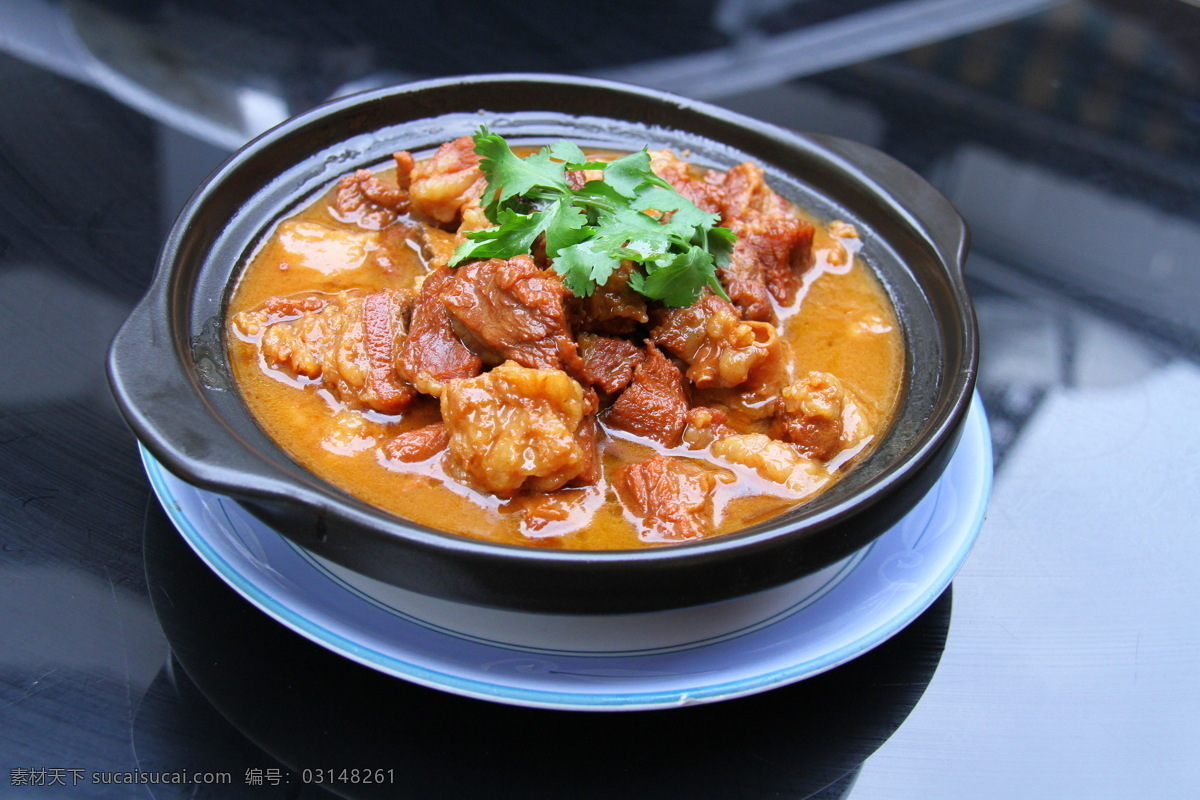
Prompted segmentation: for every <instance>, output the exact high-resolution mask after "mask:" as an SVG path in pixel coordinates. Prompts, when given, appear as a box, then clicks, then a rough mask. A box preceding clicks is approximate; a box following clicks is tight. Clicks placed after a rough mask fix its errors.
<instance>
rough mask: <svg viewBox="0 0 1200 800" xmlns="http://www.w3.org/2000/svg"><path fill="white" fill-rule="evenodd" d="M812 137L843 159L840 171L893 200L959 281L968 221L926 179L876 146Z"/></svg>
mask: <svg viewBox="0 0 1200 800" xmlns="http://www.w3.org/2000/svg"><path fill="white" fill-rule="evenodd" d="M809 138H811V139H813V140H815V141H817V142H819V143H820V144H821V146H823V147H824V148H826V149H827V150H829V151H831V152H833V153H834V154H836V155H837V156H840V157H841V158H842V159H843V163H842V164H841V165H840V167H841V169H843V170H845V171H847V172H849V173H851V174H852V175H853V176H854V177H855V178H856V179H858V180H859V181H862V182H864V183H866V184H868V185H871V186H873V187H874V188H875V189H876V190H877V191H878V192H879V193H880V194H882V195H883V196H885V197H890V198H892V199H893V200H894V202H895V205H896V211H898V212H899V214H900V215H901V216H902V217H904V218H905V219H906V221H907V222H908V223H909V224H910V225H911V226H912V227H913V228H915V229H916V230H917V231H919V232H920V233H921V234H922V235H923V236H924V238H925V239H926V240H927V241H928V242H929V244H930V245H931V246H932V247H933V249H934V250H935V251H936V252H937V254H938V256H939V257H940V258H941V260H942V261H943V262H944V263H945V264H947V265H948V266H949V267H950V268H951V269H952V270H953V272H954V274H955V276H956V277H958V278H959V279H960V280H961V279H962V277H963V265H964V263H965V262H966V258H967V249H968V247H969V246H970V240H971V235H970V230H969V229H968V227H967V223H966V220H964V219H963V217H962V215H961V214H960V213H959V212H958V209H956V208H955V207H954V205H953V204H952V203H951V202H950V201H949V200H948V199H947V198H946V196H945V195H944V194H942V193H941V192H940V191H938V190H937V189H935V188H934V187H933V185H932V184H931V183H929V181H927V180H926V179H925V178H924V177H922V176H921V175H919V174H918V173H916V172H915V171H913V170H912V169H910V168H909V167H907V166H905V165H904V164H902V163H901V162H900V161H897V160H896V159H895V158H893V157H892V156H889V155H887V154H886V153H883V152H881V151H879V150H877V149H875V148H874V147H869V146H867V145H865V144H861V143H859V142H855V141H852V140H850V139H842V138H840V137H836V136H826V135H824V134H809Z"/></svg>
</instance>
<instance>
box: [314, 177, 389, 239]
mask: <svg viewBox="0 0 1200 800" xmlns="http://www.w3.org/2000/svg"><path fill="white" fill-rule="evenodd" d="M329 210H330V212H331V213H332V214H333V215H334V217H336V218H337V219H339V220H341V221H342V222H350V223H354V224H356V225H358V226H359V227H360V228H366V229H368V230H373V231H377V230H380V229H382V228H386V227H387V226H388V225H390V224H392V223H393V222H395V221H396V217H397V216H399V215H400V214H403V213H404V212H406V211H408V192H406V191H404V190H403V189H401V188H399V187H398V186H389V185H388V184H386V183H384V182H383V181H381V180H380V179H379V178H377V177H375V174H374V173H372V172H371V171H370V170H366V169H360V170H358V171H357V172H354V173H351V174H350V175H347V176H345V177H344V178H342V179H341V181H339V182H338V186H337V193H336V194H335V195H334V198H333V203H332V204H331V205H330V209H329Z"/></svg>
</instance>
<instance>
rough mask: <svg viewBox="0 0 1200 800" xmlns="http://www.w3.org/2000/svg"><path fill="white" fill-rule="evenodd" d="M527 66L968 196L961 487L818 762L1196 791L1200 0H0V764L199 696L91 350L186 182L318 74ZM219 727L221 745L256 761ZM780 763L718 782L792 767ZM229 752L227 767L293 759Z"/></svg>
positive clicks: (113, 730) (869, 792)
mask: <svg viewBox="0 0 1200 800" xmlns="http://www.w3.org/2000/svg"><path fill="white" fill-rule="evenodd" d="M521 71H543V72H563V73H570V74H576V75H590V76H598V77H607V78H613V79H618V80H623V81H628V82H630V83H635V84H640V85H644V86H650V87H655V88H659V89H665V90H669V91H673V92H677V93H680V94H683V95H686V96H689V97H693V98H698V99H703V100H706V101H710V102H712V103H714V104H717V105H720V106H725V107H728V108H730V109H732V110H735V111H738V112H741V113H744V114H747V115H750V116H753V117H756V118H759V119H762V120H766V121H769V122H773V123H776V124H779V125H783V126H786V127H790V128H794V129H797V130H801V131H813V132H820V133H827V134H833V135H837V136H843V137H847V138H850V139H854V140H857V141H860V142H863V143H866V144H869V145H871V146H874V147H876V148H879V149H881V150H884V151H886V152H888V153H889V154H891V155H893V156H894V157H896V158H898V159H899V160H900V161H902V162H904V163H905V164H907V165H909V166H910V167H912V168H913V169H915V170H917V171H918V172H920V173H921V174H923V175H924V176H925V177H927V178H928V179H929V180H930V181H932V182H933V183H934V184H935V185H936V186H937V187H938V188H940V189H941V190H942V191H943V192H944V193H945V194H946V195H947V196H948V197H949V198H950V199H951V200H952V201H953V202H954V203H955V205H956V206H957V207H958V208H959V209H960V210H961V212H962V213H963V215H964V216H965V217H966V219H967V221H968V224H969V225H970V228H971V231H972V237H973V238H972V250H971V255H970V258H969V262H968V274H969V277H970V285H971V289H972V292H973V295H974V297H975V300H976V304H977V310H978V313H979V318H980V325H981V329H982V341H983V360H982V365H981V374H980V383H979V391H980V394H981V396H982V398H983V400H984V403H985V406H986V408H987V411H988V417H989V420H990V423H991V429H992V437H993V446H994V462H995V467H996V485H995V493H994V496H993V501H992V505H991V511H990V513H989V518H988V521H987V523H986V524H985V528H984V532H983V536H982V538H981V543H980V546H979V547H978V548H977V551H976V552H975V553H974V554H973V555H972V557H971V560H970V561H969V562H968V565H967V567H966V568H965V569H964V570H963V572H962V574H961V575H960V576H959V578H958V579H957V580H956V582H955V593H954V600H953V602H954V614H953V617H952V618H951V617H950V614H949V609H948V607H947V608H943V610H942V613H943V616H944V617H945V620H944V621H943V622H944V624H943V626H942V628H941V629H940V630H941V633H940V634H936V633H935V635H933V639H934V640H936V645H935V646H934V647H933V650H932V651H931V652H932V655H929V654H926V655H925V656H922V657H921V658H924V659H925V660H926V662H927V663H928V664H929V665H930V666H929V669H928V670H927V671H926V672H924V673H922V675H923V677H921V678H920V680H914V682H913V686H915V687H916V688H915V689H914V693H915V694H914V695H913V696H912V697H911V698H910V701H905V702H902V703H900V706H899V707H900V708H902V712H901V713H900V714H899V718H898V719H893V720H891V721H890V722H888V723H887V724H886V725H883V727H882V728H878V727H877V728H874V729H873V730H885V733H883V734H881V735H880V736H877V737H875V738H872V737H870V736H868V737H866V739H864V741H867V740H869V742H870V743H869V744H864V745H862V746H861V747H859V748H858V752H859V755H860V756H861V758H859V759H857V760H855V759H851V761H849V762H846V763H845V764H842V762H839V764H842V767H843V769H841V770H840V771H841V772H842V773H844V774H840V775H838V776H824V777H826V778H829V780H827V781H824V782H823V783H822V781H817V783H822V785H826V784H828V786H829V788H826V789H821V791H823V792H825V794H822V795H821V796H829V797H833V796H839V797H840V796H852V797H861V798H888V797H923V798H938V797H946V798H957V797H965V796H972V797H997V798H999V797H1061V796H1077V797H1085V796H1086V797H1129V796H1143V795H1144V794H1151V795H1153V796H1156V797H1194V796H1195V795H1194V792H1195V789H1194V787H1195V786H1196V785H1197V783H1198V782H1200V761H1198V758H1200V757H1198V756H1197V755H1196V754H1197V753H1200V689H1198V688H1197V685H1196V681H1195V675H1196V674H1197V672H1198V671H1200V621H1198V617H1197V612H1196V608H1197V607H1198V606H1200V604H1198V603H1196V600H1197V599H1200V598H1198V594H1197V589H1196V588H1195V587H1196V585H1197V579H1198V578H1200V574H1198V573H1197V571H1196V568H1195V566H1194V565H1195V563H1197V559H1196V556H1198V555H1200V545H1198V544H1197V542H1196V540H1195V536H1194V534H1195V533H1196V532H1197V525H1196V519H1197V518H1200V501H1197V500H1196V497H1198V496H1200V493H1198V492H1196V483H1197V482H1198V481H1197V474H1198V471H1197V469H1196V466H1195V465H1196V463H1197V460H1198V458H1200V426H1198V425H1197V422H1196V420H1197V419H1200V400H1198V398H1200V371H1198V369H1197V360H1198V356H1200V314H1197V306H1198V304H1197V298H1198V297H1200V264H1198V257H1197V254H1198V253H1200V5H1198V4H1196V3H1194V2H1190V1H1187V0H894V1H893V2H884V1H882V0H845V1H844V2H834V1H833V0H744V1H743V2H738V1H737V0H697V2H685V0H661V1H660V2H658V3H644V2H631V1H630V0H610V1H609V2H604V3H586V2H583V3H573V4H565V3H563V4H545V5H542V4H534V3H529V2H516V1H515V0H492V2H486V3H485V2H459V3H453V4H449V3H436V4H435V3H415V2H403V1H402V0H391V1H390V2H381V1H380V0H367V1H365V2H358V3H322V2H295V3H288V4H280V3H268V2H263V1H262V0H208V1H207V2H184V1H183V0H175V1H173V2H172V1H163V2H150V1H147V2H134V0H129V1H128V2H125V1H124V0H60V1H59V2H54V1H53V0H5V2H3V3H2V4H0V109H3V111H2V112H0V309H2V311H3V313H2V314H0V343H4V350H3V352H2V353H0V359H3V360H2V362H0V365H2V369H0V374H2V375H3V376H4V380H3V381H0V460H3V462H4V463H5V466H4V469H3V473H2V478H0V520H2V521H3V525H4V527H3V528H2V529H0V530H2V534H0V543H2V544H3V550H2V552H0V720H4V724H0V756H8V758H7V759H5V758H0V768H3V769H6V770H7V769H9V768H10V766H17V765H18V764H25V763H36V762H41V763H45V762H47V761H50V762H54V763H58V762H62V766H70V764H68V763H67V762H68V761H70V762H72V763H82V762H85V761H87V759H88V758H94V756H95V753H97V752H103V753H105V754H106V755H105V756H104V758H106V759H109V760H112V761H113V762H114V763H124V762H127V761H128V760H129V758H131V757H133V758H134V760H135V761H137V758H136V752H137V751H138V748H139V747H140V748H141V752H142V753H143V754H145V753H146V752H148V748H151V745H149V744H147V742H155V743H157V744H156V745H155V746H160V747H161V746H164V745H163V743H164V742H165V743H168V744H170V745H171V746H175V747H177V749H180V751H181V752H185V753H186V752H200V751H202V750H203V749H204V747H203V746H201V745H200V744H197V741H198V740H197V739H196V738H195V737H197V736H199V734H196V733H195V731H196V730H201V731H203V730H209V729H208V728H205V727H204V726H202V725H201V726H200V727H197V728H195V729H194V730H192V732H191V733H185V732H184V729H187V728H188V725H187V724H182V727H181V723H180V720H184V722H185V723H186V721H187V720H189V719H200V717H196V716H194V715H193V716H188V714H182V712H180V711H179V710H178V709H179V708H183V707H187V708H191V707H192V706H191V705H188V704H194V701H195V697H197V696H199V695H194V694H189V692H191V691H192V690H191V689H187V688H186V687H184V688H180V683H179V681H178V680H176V677H177V676H175V675H174V673H172V671H171V669H170V667H171V664H172V663H173V662H172V661H171V659H170V658H169V657H168V652H169V649H170V648H169V645H170V646H172V647H174V648H175V649H178V648H179V645H178V644H177V643H174V642H171V643H168V641H167V638H166V636H165V634H164V632H163V629H162V628H163V625H162V623H161V620H160V619H158V618H156V616H155V614H154V613H153V610H152V608H151V605H150V598H151V596H152V595H153V594H154V593H155V592H156V591H159V590H160V588H161V587H160V586H158V585H157V584H155V583H154V582H153V581H148V580H147V578H146V569H147V565H146V563H145V550H144V547H143V540H142V537H143V536H145V537H146V539H147V541H149V540H150V539H151V538H153V537H154V536H160V538H161V535H164V531H168V530H169V523H166V522H165V521H164V520H163V519H162V518H161V511H159V510H157V508H156V507H155V506H154V501H153V499H152V498H150V497H149V496H148V492H147V488H146V485H145V476H144V475H143V474H142V473H141V471H140V468H139V467H138V465H137V463H136V449H135V445H134V443H133V441H132V437H131V436H130V435H129V434H128V432H127V430H126V429H125V428H124V427H123V425H122V423H121V422H120V419H119V415H118V414H117V412H116V410H115V408H114V406H113V404H112V402H111V400H110V399H109V397H108V392H107V387H106V385H105V383H104V375H103V369H102V361H103V357H104V352H105V349H106V347H107V343H108V341H109V340H110V338H111V336H112V334H113V333H114V332H115V330H116V327H117V326H118V325H119V324H120V322H121V321H122V319H123V318H124V316H125V314H126V313H127V312H128V309H129V308H130V307H131V306H132V304H133V303H134V302H136V300H137V298H138V297H139V296H140V294H141V292H142V291H144V289H145V287H146V285H147V283H148V281H149V276H150V274H151V271H152V270H153V265H154V262H155V257H156V253H157V250H158V247H159V245H160V244H161V241H162V238H163V236H164V235H165V232H166V231H167V229H168V228H169V226H170V224H171V222H172V221H173V219H174V217H175V215H176V214H177V213H178V211H179V210H180V208H181V207H182V206H183V204H184V203H185V202H186V200H187V198H188V196H189V195H190V194H191V192H192V191H193V190H194V189H195V187H196V186H197V185H198V184H199V183H200V182H201V181H202V180H203V179H204V177H205V176H206V175H207V174H208V173H209V172H210V171H211V170H212V169H213V168H215V167H216V166H217V165H219V164H220V163H221V161H222V160H223V159H224V158H225V157H226V156H227V155H229V154H230V153H231V152H233V151H234V150H235V149H237V148H238V147H239V146H241V145H242V144H243V143H245V142H246V141H248V140H249V139H251V138H252V137H254V136H255V135H257V134H258V133H260V132H262V131H264V130H266V129H268V128H269V127H271V126H272V125H274V124H276V123H278V122H280V121H282V120H283V119H285V118H287V117H288V116H290V115H292V114H295V113H297V112H300V111H303V110H305V109H307V108H310V107H312V106H314V105H317V104H319V103H321V102H323V101H325V100H327V99H329V98H332V97H336V96H340V95H344V94H348V93H351V92H354V91H358V90H362V89H368V88H373V87H377V86H383V85H388V84H393V83H398V82H405V81H409V80H415V79H420V78H426V77H434V76H444V75H456V74H466V73H478V72H521ZM31 375H32V378H31V377H30V376H31ZM104 464H110V465H111V467H112V468H111V469H105V470H102V469H97V468H96V467H97V465H104ZM1189 487H1190V488H1189ZM147 531H149V533H148V532H147ZM155 531H157V533H155ZM1131 544H1133V546H1132V547H1131V546H1130V545H1131ZM165 546H166V545H164V547H165ZM177 557H178V558H180V559H186V553H184V554H178V555H177ZM168 571H169V570H168ZM196 580H199V578H196ZM214 591H218V592H219V591H220V587H216V588H214ZM948 604H949V597H948V596H947V598H946V599H945V605H946V606H948ZM950 620H952V621H950ZM946 626H948V627H949V634H948V638H947V634H946V630H945V628H946ZM168 627H169V626H168ZM935 627H936V626H935ZM263 635H266V634H263ZM939 637H940V638H939ZM943 644H944V647H945V652H944V653H943V652H942V647H943ZM311 657H313V658H316V656H311ZM929 659H932V662H930V661H929ZM164 665H165V666H164ZM934 667H936V668H937V674H936V675H933V668H934ZM322 668H325V667H322ZM195 677H196V676H195V675H192V678H195ZM847 680H853V681H859V682H861V681H863V680H867V681H869V678H863V676H862V675H861V674H856V675H855V676H854V677H853V678H852V679H849V678H848V679H847ZM188 685H190V684H188ZM852 685H858V684H857V683H856V684H852ZM927 685H928V689H926V686H927ZM202 688H203V687H202ZM922 693H924V697H923V698H922ZM205 694H209V692H205ZM39 698H40V699H39ZM917 699H921V702H920V704H917V703H916V701H917ZM281 702H282V701H281ZM914 706H915V710H914ZM135 708H136V709H137V710H138V712H139V714H140V717H139V716H138V715H135V714H134V709H135ZM164 709H166V710H164ZM172 709H174V710H172ZM910 711H911V712H912V713H911V715H910V714H909V712H910ZM190 713H191V712H189V714H190ZM196 713H200V712H196ZM204 713H207V712H204ZM147 714H149V715H151V716H150V718H149V719H150V721H149V722H147V716H146V715H147ZM154 714H158V715H159V716H157V717H156V716H154ZM225 716H226V717H229V716H230V713H229V712H228V711H226V712H225ZM906 717H907V721H906V722H904V724H903V725H900V724H899V723H900V721H902V720H905V718H906ZM205 719H207V718H205ZM214 719H215V718H214ZM197 724H199V723H197ZM212 724H213V725H215V726H217V727H216V728H213V729H212V730H215V731H217V732H216V733H213V734H211V736H210V735H207V734H205V735H204V736H199V739H200V740H203V741H204V742H208V745H212V743H213V742H217V741H220V742H223V743H224V744H222V747H226V750H222V751H221V752H222V753H224V755H221V756H220V758H225V759H227V761H228V760H229V759H233V756H229V755H228V752H227V751H228V747H233V745H228V741H229V739H228V737H229V736H231V735H233V736H236V734H232V733H230V732H229V731H226V730H225V729H224V728H221V727H220V726H221V725H225V724H226V723H224V722H219V723H218V722H213V723H212ZM147 725H149V728H148V729H147V728H146V726H147ZM139 726H141V727H139ZM897 728H898V730H897ZM147 730H149V733H148V734H147V733H146V731H147ZM243 733H245V731H244V730H243ZM189 736H191V737H193V738H190V739H189V738H188V737H189ZM206 737H207V738H206ZM259 744H261V742H260V743H259ZM208 745H204V746H208ZM227 745H228V746H227ZM238 747H241V745H238ZM246 747H250V748H251V749H249V750H245V751H242V750H239V751H238V752H239V753H242V754H241V755H238V756H237V758H240V759H243V760H247V759H248V763H262V764H264V765H270V764H271V763H274V762H271V761H270V760H269V759H268V758H267V756H266V755H264V756H262V757H261V758H262V759H267V760H261V759H260V760H259V761H256V760H255V759H256V758H259V756H258V755H256V754H257V753H258V752H259V751H258V750H257V749H255V748H257V747H258V745H250V744H247V745H246ZM64 748H65V749H64ZM877 748H878V750H877ZM852 749H853V748H852ZM876 750H877V751H876ZM246 752H249V753H251V755H249V756H246V755H245V753H246ZM267 752H273V751H272V748H270V747H268V748H267ZM56 753H57V754H63V753H66V754H69V756H68V755H54V754H56ZM131 753H132V754H134V756H131V755H130V754H131ZM174 757H175V756H172V758H174ZM178 757H179V758H184V756H178ZM9 762H11V764H10V763H9ZM228 763H232V762H231V761H228ZM285 766H286V765H285ZM851 767H853V768H851ZM833 777H837V778H838V779H837V780H836V781H834V780H833ZM7 779H8V776H7V775H5V774H2V773H0V787H4V785H5V781H6V780H7ZM806 786H808V788H807V789H805V790H804V792H801V791H800V789H795V793H789V791H788V790H784V789H779V788H778V787H774V788H762V790H761V791H760V792H757V793H755V792H749V793H747V794H746V795H745V796H754V797H758V796H762V797H768V796H770V797H777V796H778V797H784V796H807V795H808V794H811V793H812V792H815V791H817V790H818V789H820V788H821V787H818V786H815V784H813V785H808V784H806ZM760 788H761V787H760ZM258 789H259V791H258V793H254V792H249V793H247V794H246V795H245V796H249V797H269V796H300V795H283V794H279V795H272V794H270V793H268V791H267V790H266V789H265V788H263V787H258ZM809 790H811V791H809ZM164 791H165V790H162V789H160V790H158V792H159V793H158V794H154V795H153V796H164V797H166V796H171V797H173V796H176V795H172V794H163V793H162V792H164ZM697 791H698V792H699V790H697ZM0 796H5V797H7V796H8V794H6V793H5V791H4V788H0ZM30 796H38V797H51V796H55V795H53V794H52V793H51V791H48V790H43V792H42V793H40V794H37V793H34V792H33V791H32V790H30ZM70 796H77V795H70ZM97 796H100V795H97ZM103 796H109V795H103ZM111 796H120V795H111ZM130 796H148V795H130ZM179 796H184V795H179ZM197 796H233V795H197ZM237 796H238V797H241V796H242V795H237ZM304 796H309V795H304ZM312 796H316V795H315V794H314V795H312ZM431 796H435V795H431ZM692 796H703V792H699V793H698V794H695V795H692ZM726 796H732V795H726Z"/></svg>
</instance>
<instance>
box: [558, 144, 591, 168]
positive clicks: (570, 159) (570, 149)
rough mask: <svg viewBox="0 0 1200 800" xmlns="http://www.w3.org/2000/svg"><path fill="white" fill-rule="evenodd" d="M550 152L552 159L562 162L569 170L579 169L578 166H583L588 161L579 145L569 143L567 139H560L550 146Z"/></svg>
mask: <svg viewBox="0 0 1200 800" xmlns="http://www.w3.org/2000/svg"><path fill="white" fill-rule="evenodd" d="M548 150H549V153H550V157H551V158H554V159H556V160H558V161H561V162H562V163H563V165H564V166H565V167H566V168H567V169H579V167H577V166H576V165H577V164H583V163H585V162H586V161H587V160H588V158H587V156H586V155H584V152H583V150H581V149H580V148H579V145H577V144H575V143H574V142H568V141H567V140H566V139H559V140H558V141H557V142H555V143H554V144H552V145H550V146H549V148H548Z"/></svg>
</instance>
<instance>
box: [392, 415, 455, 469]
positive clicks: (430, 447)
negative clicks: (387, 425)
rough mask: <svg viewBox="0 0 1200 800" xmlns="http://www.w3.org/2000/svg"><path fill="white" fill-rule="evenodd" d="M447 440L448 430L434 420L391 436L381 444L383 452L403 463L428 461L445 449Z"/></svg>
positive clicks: (448, 439)
mask: <svg viewBox="0 0 1200 800" xmlns="http://www.w3.org/2000/svg"><path fill="white" fill-rule="evenodd" d="M449 441H450V432H449V431H448V430H446V426H445V424H443V423H441V422H435V423H433V424H432V425H425V426H424V427H421V428H414V429H413V430H411V431H405V432H404V433H400V434H397V435H396V436H393V437H392V438H391V439H389V440H388V441H387V442H386V443H385V444H384V445H383V454H384V456H386V457H387V458H389V459H392V460H395V461H403V462H405V463H412V462H415V461H428V460H429V459H431V458H433V457H434V456H435V455H437V454H438V453H440V452H442V451H443V450H445V449H446V445H447V444H448V443H449Z"/></svg>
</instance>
